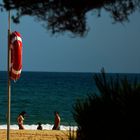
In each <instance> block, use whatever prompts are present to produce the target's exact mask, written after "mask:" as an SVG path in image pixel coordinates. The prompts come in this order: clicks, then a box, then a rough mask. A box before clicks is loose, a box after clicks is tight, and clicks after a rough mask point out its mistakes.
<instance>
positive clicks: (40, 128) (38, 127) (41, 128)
mask: <svg viewBox="0 0 140 140" xmlns="http://www.w3.org/2000/svg"><path fill="white" fill-rule="evenodd" d="M37 130H43V127H42V126H41V123H40V122H39V123H38V126H37Z"/></svg>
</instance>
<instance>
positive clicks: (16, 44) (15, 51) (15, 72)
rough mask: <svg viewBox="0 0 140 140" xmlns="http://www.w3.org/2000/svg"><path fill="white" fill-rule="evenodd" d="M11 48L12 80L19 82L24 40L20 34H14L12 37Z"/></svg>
mask: <svg viewBox="0 0 140 140" xmlns="http://www.w3.org/2000/svg"><path fill="white" fill-rule="evenodd" d="M10 48H11V71H10V78H11V79H12V80H17V79H19V77H20V74H21V70H22V39H21V35H20V33H19V32H16V31H15V32H13V33H12V34H11V35H10Z"/></svg>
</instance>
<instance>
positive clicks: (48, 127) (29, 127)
mask: <svg viewBox="0 0 140 140" xmlns="http://www.w3.org/2000/svg"><path fill="white" fill-rule="evenodd" d="M24 127H25V129H26V130H36V129H37V125H35V124H32V125H27V124H25V125H24ZM42 127H43V130H52V127H53V125H51V124H42ZM0 129H7V125H6V124H4V125H0ZM10 129H13V130H18V125H16V124H13V125H10ZM70 129H71V130H77V126H65V125H61V126H60V130H70Z"/></svg>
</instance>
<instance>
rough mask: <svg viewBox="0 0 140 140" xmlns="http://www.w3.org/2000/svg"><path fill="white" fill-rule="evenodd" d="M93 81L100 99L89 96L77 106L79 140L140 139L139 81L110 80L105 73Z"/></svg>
mask: <svg viewBox="0 0 140 140" xmlns="http://www.w3.org/2000/svg"><path fill="white" fill-rule="evenodd" d="M94 79H95V82H96V85H97V87H98V89H99V90H100V92H101V95H100V96H97V95H95V94H94V95H91V96H88V98H87V99H85V100H84V101H81V100H78V101H77V102H76V104H75V105H74V112H73V116H74V119H75V121H76V122H77V125H78V131H77V140H90V139H94V140H100V139H105V140H119V139H123V140H128V139H131V140H136V139H140V135H139V134H140V132H139V131H140V119H139V118H140V86H138V84H137V82H136V80H134V82H133V83H132V82H131V83H129V82H128V80H127V78H123V79H122V78H119V77H118V78H116V79H113V78H108V77H107V75H106V74H105V73H104V71H102V73H101V74H96V75H95V77H94Z"/></svg>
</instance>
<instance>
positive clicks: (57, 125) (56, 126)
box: [52, 112, 61, 130]
mask: <svg viewBox="0 0 140 140" xmlns="http://www.w3.org/2000/svg"><path fill="white" fill-rule="evenodd" d="M54 115H55V118H54V126H53V128H52V130H60V120H61V119H60V116H59V113H58V112H54Z"/></svg>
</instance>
